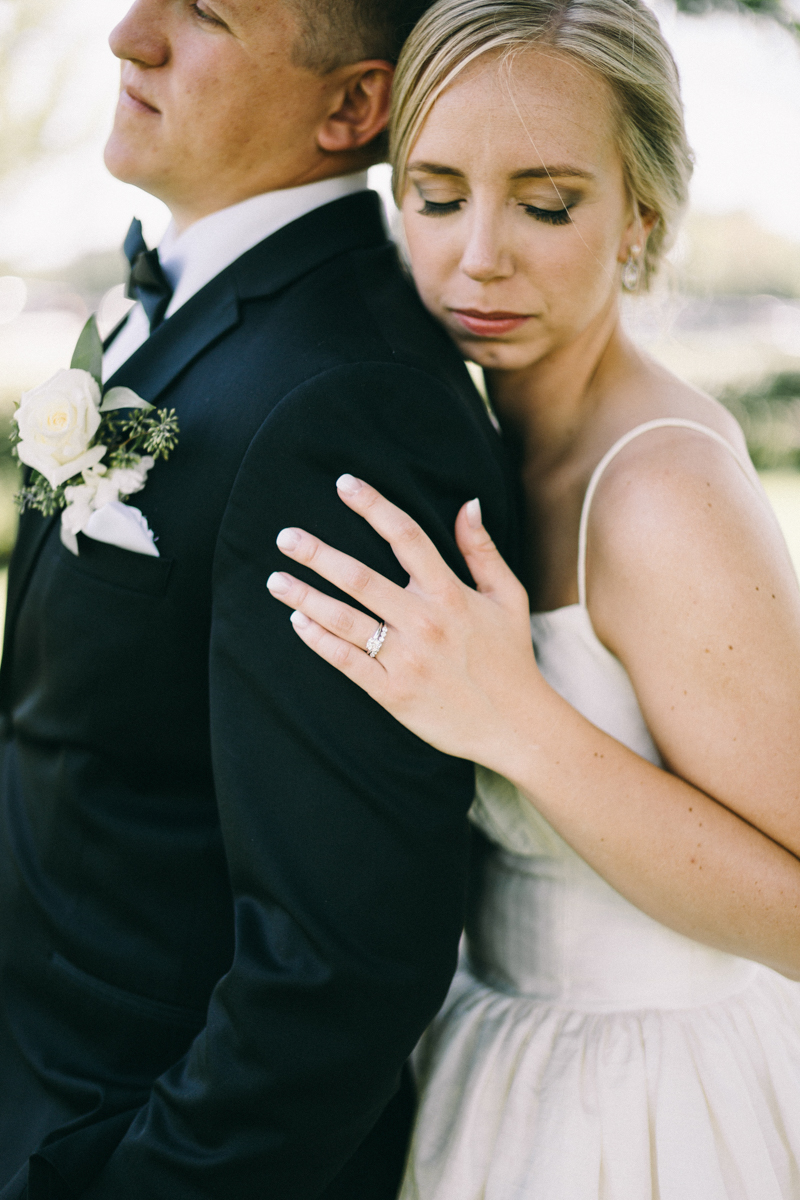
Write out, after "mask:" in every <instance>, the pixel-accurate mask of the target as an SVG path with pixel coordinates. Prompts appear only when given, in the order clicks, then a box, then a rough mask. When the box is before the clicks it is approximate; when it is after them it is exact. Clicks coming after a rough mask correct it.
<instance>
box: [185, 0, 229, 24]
mask: <svg viewBox="0 0 800 1200" xmlns="http://www.w3.org/2000/svg"><path fill="white" fill-rule="evenodd" d="M191 9H192V12H193V13H194V15H195V16H196V17H198V18H199V20H201V21H205V23H206V25H221V24H222V22H221V21H218V20H217V19H216V17H212V16H211V13H207V12H203V10H202V8H200V7H199V5H197V4H193V5H192V6H191Z"/></svg>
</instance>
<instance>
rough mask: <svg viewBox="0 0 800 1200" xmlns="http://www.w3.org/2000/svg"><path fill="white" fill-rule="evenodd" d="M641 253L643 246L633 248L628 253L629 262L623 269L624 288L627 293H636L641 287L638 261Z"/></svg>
mask: <svg viewBox="0 0 800 1200" xmlns="http://www.w3.org/2000/svg"><path fill="white" fill-rule="evenodd" d="M641 253H642V247H641V246H631V248H630V250H629V251H628V259H627V262H626V263H625V266H624V267H623V268H622V286H623V287H624V288H625V291H626V292H635V291H636V289H637V288H638V286H639V263H638V261H637V259H638V257H639V255H640V254H641Z"/></svg>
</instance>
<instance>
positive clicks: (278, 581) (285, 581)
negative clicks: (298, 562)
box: [267, 571, 292, 596]
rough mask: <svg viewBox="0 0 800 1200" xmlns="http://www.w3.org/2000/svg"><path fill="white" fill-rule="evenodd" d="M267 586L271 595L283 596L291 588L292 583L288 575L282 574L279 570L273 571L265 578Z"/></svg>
mask: <svg viewBox="0 0 800 1200" xmlns="http://www.w3.org/2000/svg"><path fill="white" fill-rule="evenodd" d="M267 587H268V588H269V590H270V591H271V592H272V594H273V596H285V595H286V593H287V592H288V591H290V590H291V587H292V584H291V581H290V579H289V576H288V575H283V574H281V572H280V571H273V573H272V574H271V575H270V577H269V579H268V580H267Z"/></svg>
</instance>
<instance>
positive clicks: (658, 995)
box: [467, 420, 756, 1011]
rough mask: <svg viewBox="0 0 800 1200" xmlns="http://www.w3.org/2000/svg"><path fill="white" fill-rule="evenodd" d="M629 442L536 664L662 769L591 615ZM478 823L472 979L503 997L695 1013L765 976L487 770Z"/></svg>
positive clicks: (537, 631)
mask: <svg viewBox="0 0 800 1200" xmlns="http://www.w3.org/2000/svg"><path fill="white" fill-rule="evenodd" d="M664 425H668V426H674V425H677V426H679V427H689V428H691V429H695V430H698V431H700V432H703V433H706V434H709V435H710V436H711V437H713V438H715V440H717V441H719V442H721V443H722V444H723V445H724V446H725V447H726V448H727V449H728V450H730V451H731V453H732V454H734V456H735V457H737V461H740V465H742V468H743V470H745V472H746V473H747V468H746V467H745V466H744V464H742V463H741V460H739V459H738V456H736V454H735V451H734V450H733V448H732V447H731V446H730V444H729V443H728V442H726V441H725V439H723V438H721V437H720V435H719V434H717V433H716V432H715V431H714V430H710V429H707V428H706V427H705V426H703V425H697V424H696V423H695V422H690V421H681V420H668V421H655V422H652V421H651V422H648V423H647V424H646V425H642V426H638V427H637V429H635V430H632V431H631V433H629V434H627V435H626V437H625V438H623V439H620V441H619V442H617V443H616V445H615V446H613V447H612V449H611V450H610V451H609V453H608V454H607V455H606V456H605V458H604V459H603V460H602V461H601V462H600V464H599V465H598V467H597V469H596V471H595V473H594V475H593V477H592V481H591V483H590V485H589V489H588V490H587V494H586V499H585V501H584V507H583V513H582V517H581V537H580V553H579V563H578V579H579V596H580V600H579V603H578V604H573V605H569V606H567V607H565V608H559V609H555V610H554V611H552V612H545V613H534V614H533V615H532V616H531V632H532V636H533V643H534V648H535V651H536V659H537V662H538V665H539V669H540V670H541V672H542V675H543V676H544V678H545V679H546V680H547V682H548V683H549V684H550V685H551V687H553V688H554V690H555V691H557V692H558V693H559V694H560V695H561V696H563V697H564V699H565V700H567V701H569V703H570V704H571V705H572V706H573V707H574V708H576V709H577V710H578V712H580V713H581V714H582V715H583V716H585V717H586V718H587V719H588V720H590V721H591V722H592V723H593V724H594V725H596V726H598V728H600V729H602V730H603V731H604V732H605V733H608V734H609V735H610V736H611V737H614V738H616V739H617V740H618V741H620V742H622V743H623V744H624V745H626V746H628V747H629V748H630V749H631V750H633V751H635V752H636V753H637V754H639V755H641V756H642V758H645V759H647V760H648V761H650V762H652V763H655V764H657V765H661V759H660V756H659V753H658V750H657V748H656V746H655V743H654V741H653V738H652V737H651V735H650V732H649V730H648V728H647V724H646V722H645V720H644V716H643V715H642V711H641V708H640V707H639V703H638V700H637V698H636V694H635V692H634V689H633V685H632V683H631V681H630V678H629V676H628V674H627V672H626V670H625V668H624V666H623V665H622V663H621V662H620V661H619V659H618V658H616V657H615V656H614V655H613V654H612V653H611V652H610V651H609V650H608V649H607V648H606V647H605V646H604V645H603V644H602V643H601V642H600V640H599V638H598V637H597V635H596V633H595V631H594V628H593V626H592V622H591V619H590V616H589V611H588V609H587V607H586V586H585V561H586V539H587V531H588V516H589V508H590V505H591V501H592V498H593V495H594V491H595V489H596V487H597V483H598V482H599V479H600V476H601V474H602V472H603V470H604V469H605V467H606V466H607V464H608V463H609V462H610V461H611V459H612V458H613V457H614V455H615V454H617V453H619V451H620V450H621V449H622V448H623V446H624V445H627V443H628V442H629V441H631V440H632V438H633V437H638V436H639V435H640V434H642V433H646V432H647V431H648V430H649V429H652V428H661V427H663V426H664ZM470 816H471V819H472V821H473V822H474V824H475V825H476V826H478V828H480V829H481V831H482V832H483V833H484V834H485V835H486V836H487V838H488V839H489V841H490V842H491V843H492V844H493V851H492V853H491V854H490V856H489V858H488V860H487V862H486V864H485V867H484V870H483V872H482V876H481V879H480V884H479V886H480V895H479V897H478V903H474V904H472V905H471V913H472V915H471V917H470V920H469V922H468V925H467V946H468V953H469V959H470V965H471V967H472V969H473V971H474V972H475V973H476V974H477V975H478V976H479V977H480V978H483V979H484V980H485V981H486V982H487V983H490V984H491V985H492V986H494V987H497V988H499V989H500V990H503V991H508V992H512V993H521V994H524V995H530V996H536V997H539V998H541V999H548V1000H550V1001H555V1002H563V1003H564V1004H566V1005H569V1007H571V1008H582V1009H587V1010H592V1011H611V1010H614V1011H618V1010H619V1009H621V1008H640V1007H648V1006H649V1005H651V1004H655V1005H657V1006H658V1007H659V1008H664V1007H667V1008H669V1007H675V1008H681V1007H688V1006H692V1005H696V1004H702V1003H707V1002H710V1001H712V1000H714V999H717V998H719V997H720V996H724V995H728V994H730V993H731V992H733V991H736V990H737V989H738V988H740V987H743V986H745V985H746V984H747V982H748V981H749V980H750V978H751V976H752V973H753V971H754V970H755V969H756V968H755V965H754V964H752V963H750V962H748V961H746V960H744V959H741V958H737V957H736V956H734V955H730V954H725V953H723V952H721V951H718V950H713V949H711V948H709V947H706V946H703V945H700V944H699V943H697V942H694V941H692V940H691V939H689V938H687V937H684V936H682V935H681V934H679V933H675V932H674V931H673V930H671V929H668V928H667V927H666V926H664V925H661V924H660V923H659V922H657V921H655V920H653V919H652V918H650V917H648V916H646V915H645V914H644V913H643V912H641V911H640V910H639V909H637V908H636V907H635V906H634V905H632V904H631V903H629V901H627V900H625V899H624V898H623V897H622V896H621V895H620V894H619V893H618V892H617V891H615V890H614V888H612V887H611V886H610V885H609V884H608V883H606V882H605V880H604V879H602V878H601V877H600V876H599V875H598V874H597V873H596V872H595V871H594V870H593V869H592V868H591V867H590V866H589V865H588V863H586V862H585V861H584V860H583V859H582V858H580V856H579V855H577V854H576V853H575V851H573V850H572V849H571V847H570V846H568V845H567V843H566V842H565V841H564V840H563V839H562V838H561V837H560V836H559V834H558V833H556V831H555V830H554V829H553V828H552V826H551V825H550V824H549V823H548V822H547V821H546V820H545V819H544V817H542V816H541V814H540V813H539V812H538V811H537V810H536V808H535V807H534V806H533V805H532V804H531V803H530V802H529V801H528V800H526V799H525V798H524V797H523V796H522V795H520V793H519V792H518V791H517V789H516V788H515V787H514V786H513V785H512V784H511V783H509V782H508V780H506V779H504V778H502V777H501V776H499V775H496V774H494V773H493V772H491V771H488V770H486V769H484V768H482V767H479V768H478V771H477V790H476V797H475V802H474V804H473V807H472V810H471V814H470Z"/></svg>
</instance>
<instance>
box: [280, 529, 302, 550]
mask: <svg viewBox="0 0 800 1200" xmlns="http://www.w3.org/2000/svg"><path fill="white" fill-rule="evenodd" d="M275 541H276V543H277V545H278V549H279V550H296V549H297V547H298V546H299V545H300V534H299V533H298V532H297V530H296V529H282V530H281V531H280V533H279V534H278V536H277V537H276V539H275Z"/></svg>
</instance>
